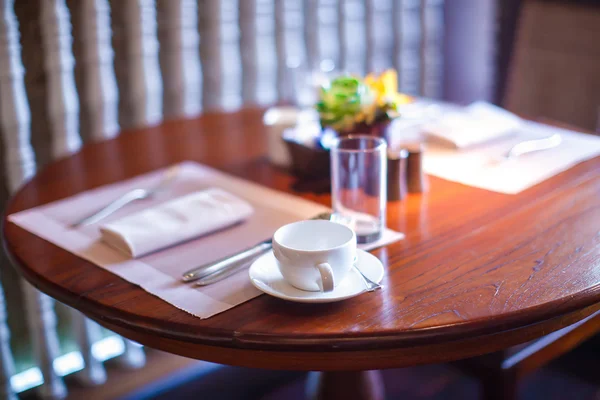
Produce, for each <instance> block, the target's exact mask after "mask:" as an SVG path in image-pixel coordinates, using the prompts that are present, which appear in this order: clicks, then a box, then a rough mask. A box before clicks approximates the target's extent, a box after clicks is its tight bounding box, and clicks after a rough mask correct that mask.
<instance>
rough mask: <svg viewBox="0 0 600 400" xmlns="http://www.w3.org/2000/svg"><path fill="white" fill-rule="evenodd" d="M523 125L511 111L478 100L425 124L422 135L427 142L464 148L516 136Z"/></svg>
mask: <svg viewBox="0 0 600 400" xmlns="http://www.w3.org/2000/svg"><path fill="white" fill-rule="evenodd" d="M521 124H522V122H521V119H520V118H519V117H517V116H516V115H514V114H512V113H511V112H509V111H506V110H504V109H502V108H500V107H496V106H494V105H492V104H490V103H486V102H482V101H479V102H475V103H472V104H471V105H469V106H467V107H465V108H463V109H461V110H458V111H448V112H446V113H444V114H443V115H442V116H441V117H440V118H439V119H437V120H436V121H434V122H431V123H429V124H426V125H425V126H424V127H423V133H424V134H425V135H426V136H427V137H428V139H432V140H434V141H437V142H442V143H444V144H447V145H450V146H451V147H454V148H457V149H464V148H467V147H472V146H476V145H479V144H483V143H486V142H489V141H492V140H495V139H499V138H502V137H504V136H508V135H511V134H514V133H515V132H516V131H517V130H518V129H519V127H520V126H521Z"/></svg>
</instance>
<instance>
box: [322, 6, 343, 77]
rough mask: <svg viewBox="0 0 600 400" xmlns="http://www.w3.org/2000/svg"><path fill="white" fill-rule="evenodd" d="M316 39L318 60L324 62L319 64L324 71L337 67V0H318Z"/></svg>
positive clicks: (338, 42)
mask: <svg viewBox="0 0 600 400" xmlns="http://www.w3.org/2000/svg"><path fill="white" fill-rule="evenodd" d="M317 24H318V31H317V41H318V48H319V50H318V54H319V61H325V62H326V63H325V64H323V65H320V67H321V69H322V70H324V71H325V72H330V68H336V69H338V68H339V64H340V60H339V55H340V54H339V53H340V39H339V36H338V34H339V29H338V5H337V0H319V1H318V7H317Z"/></svg>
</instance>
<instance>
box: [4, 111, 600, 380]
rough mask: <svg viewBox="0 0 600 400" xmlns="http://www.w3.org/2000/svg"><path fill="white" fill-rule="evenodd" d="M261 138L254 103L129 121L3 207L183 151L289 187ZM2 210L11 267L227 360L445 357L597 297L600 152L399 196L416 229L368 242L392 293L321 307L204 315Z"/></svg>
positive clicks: (307, 364)
mask: <svg viewBox="0 0 600 400" xmlns="http://www.w3.org/2000/svg"><path fill="white" fill-rule="evenodd" d="M265 149H266V137H265V135H264V127H263V125H262V111H261V110H256V109H255V110H252V109H247V110H243V111H240V112H237V113H233V114H220V113H212V114H206V115H204V116H202V117H200V118H197V119H192V120H184V121H170V122H165V123H164V124H162V125H160V126H157V127H153V128H146V129H138V130H134V131H128V132H124V133H122V134H121V135H120V136H119V137H118V138H116V139H114V140H110V141H106V142H102V143H98V144H93V145H88V146H85V147H84V148H83V149H82V151H81V152H79V153H77V154H75V155H74V156H72V157H69V158H65V159H62V160H59V161H56V162H54V163H52V164H51V165H48V166H47V167H45V168H44V169H43V170H41V171H40V172H39V173H38V174H37V175H36V176H35V177H34V178H33V179H32V180H31V181H29V182H28V183H27V184H26V185H25V186H24V187H23V188H22V189H21V190H19V191H18V193H17V194H16V195H15V196H14V198H13V199H12V201H11V202H10V204H9V205H8V207H7V210H6V211H5V215H8V214H11V213H14V212H17V211H21V210H24V209H27V208H31V207H35V206H38V205H40V204H44V203H47V202H50V201H53V200H57V199H60V198H64V197H67V196H71V195H73V194H76V193H78V192H81V191H84V190H87V189H91V188H94V187H97V186H100V185H105V184H109V183H113V182H117V181H120V180H123V179H127V178H130V177H133V176H135V175H138V174H142V173H145V172H148V171H152V170H154V169H157V168H161V167H164V166H167V165H170V164H173V163H175V162H178V161H182V160H193V161H197V162H200V163H204V164H207V165H210V166H213V167H216V168H218V169H220V170H223V171H226V172H229V173H231V174H234V175H237V176H240V177H243V178H246V179H249V180H253V181H256V182H259V183H261V184H264V185H266V186H270V187H273V188H276V189H279V190H282V191H287V192H292V189H291V185H292V183H293V182H294V178H293V177H292V176H290V175H288V174H287V173H285V172H283V171H280V170H277V169H274V168H272V167H271V166H270V165H269V164H268V162H267V160H266V157H265ZM299 195H302V196H303V197H305V198H308V199H311V200H314V201H317V202H321V203H323V204H329V202H330V198H329V196H328V195H317V194H311V193H302V194H299ZM3 222H4V228H3V231H4V240H5V246H6V249H7V250H8V253H9V255H10V256H11V258H12V260H13V263H14V265H15V267H16V268H18V270H19V271H20V272H21V273H22V274H23V276H25V278H26V279H27V280H29V281H30V282H31V283H32V284H34V285H35V286H36V287H38V288H39V289H40V290H42V291H43V292H46V293H47V294H49V295H50V296H52V297H55V298H57V299H58V300H60V301H62V302H64V303H66V304H68V305H70V306H73V307H75V308H77V309H79V310H81V311H82V312H83V313H85V314H86V315H88V316H89V317H91V318H93V319H94V320H96V321H98V322H100V323H101V324H102V325H104V326H106V327H108V328H110V329H112V330H114V331H116V332H118V333H120V334H122V335H124V336H126V337H129V338H131V339H133V340H137V341H139V342H141V343H143V344H146V345H149V346H151V347H156V348H159V349H162V350H166V351H170V352H172V353H177V354H181V355H184V356H188V357H195V358H199V359H204V360H208V361H215V362H220V363H225V364H232V365H245V366H254V367H264V368H287V369H305V370H345V369H376V368H387V367H399V366H406V365H414V364H420V363H430V362H441V361H447V360H452V359H459V358H464V357H468V356H473V355H478V354H483V353H486V352H491V351H496V350H499V349H502V348H506V347H508V346H511V345H514V344H517V343H521V342H525V341H528V340H532V339H534V338H537V337H540V336H542V335H544V334H547V333H549V332H551V331H553V330H556V329H559V328H562V327H564V326H567V325H569V324H571V323H573V322H575V321H577V320H580V319H582V318H584V317H585V316H587V315H589V314H591V313H592V312H594V311H596V310H598V309H599V308H600V306H598V305H596V303H598V302H599V301H600V286H599V284H600V158H596V159H593V160H590V161H587V162H584V163H582V164H579V165H578V166H576V167H574V168H572V169H570V170H568V171H566V172H564V173H562V174H560V175H558V176H555V177H554V178H552V179H550V180H547V181H545V182H543V183H541V184H539V185H537V186H535V187H533V188H531V189H529V190H527V191H525V192H522V193H521V194H518V195H504V194H499V193H493V192H488V191H484V190H480V189H476V188H472V187H467V186H463V185H459V184H455V183H451V182H448V181H444V180H441V179H436V178H430V191H429V192H428V193H426V194H423V195H419V194H411V195H409V196H408V198H406V199H405V200H403V201H401V202H395V203H390V204H389V206H388V225H389V227H391V228H393V229H396V230H399V231H402V232H405V233H406V239H404V240H402V241H400V242H397V243H394V244H392V245H390V246H387V247H384V248H381V249H378V250H376V251H374V252H373V253H374V254H375V255H376V256H377V257H379V258H380V259H381V260H382V262H383V264H384V265H385V267H386V275H385V277H384V280H383V284H384V286H385V289H384V290H381V291H377V292H374V293H369V294H363V295H361V296H358V297H356V298H353V299H350V300H347V301H343V302H340V303H332V304H325V305H322V304H320V305H319V304H318V305H314V304H313V305H311V304H294V303H288V302H285V301H282V300H279V299H276V298H272V297H269V296H266V295H263V296H259V297H257V298H255V299H253V300H251V301H249V302H247V303H244V304H242V305H239V306H237V307H234V308H233V309H231V310H228V311H226V312H224V313H221V314H219V315H216V316H214V317H212V318H209V319H205V320H201V319H199V318H196V317H193V316H192V315H190V314H187V313H185V312H183V311H180V310H178V309H176V308H175V307H173V306H172V305H170V304H168V303H166V302H164V301H162V300H160V299H158V298H157V297H154V296H152V295H150V294H148V293H146V292H145V291H144V290H142V289H141V288H139V287H137V286H135V285H133V284H131V283H128V282H126V281H125V280H123V279H121V278H119V277H117V276H115V275H112V274H111V273H110V272H107V271H105V270H103V269H101V268H98V267H97V266H94V265H93V264H91V263H89V262H87V261H84V260H82V259H80V258H78V257H76V256H74V255H72V254H70V253H68V252H67V251H65V250H62V249H60V248H58V247H56V246H54V245H52V244H50V243H48V242H46V241H45V240H43V239H40V238H38V237H36V236H35V235H33V234H31V233H29V232H27V231H25V230H23V229H21V228H19V227H18V226H16V225H14V224H12V223H8V222H6V219H5V217H4V219H3Z"/></svg>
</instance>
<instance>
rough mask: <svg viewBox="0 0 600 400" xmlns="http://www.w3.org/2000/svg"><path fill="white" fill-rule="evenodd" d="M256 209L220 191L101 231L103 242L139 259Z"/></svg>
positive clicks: (184, 199) (167, 205)
mask: <svg viewBox="0 0 600 400" xmlns="http://www.w3.org/2000/svg"><path fill="white" fill-rule="evenodd" d="M252 212H253V209H252V206H251V205H250V204H249V203H247V202H246V201H244V200H242V199H240V198H238V197H235V196H234V195H232V194H230V193H228V192H226V191H224V190H221V189H216V188H211V189H207V190H204V191H201V192H195V193H191V194H188V195H185V196H182V197H179V198H177V199H174V200H170V201H168V202H166V203H163V204H161V205H158V206H156V207H152V208H149V209H146V210H143V211H140V212H137V213H134V214H131V215H128V216H126V217H123V218H121V219H118V220H116V221H112V222H110V223H106V224H104V225H102V226H101V227H100V232H101V235H102V240H104V242H106V243H107V244H109V245H110V246H112V247H114V248H116V249H118V250H120V251H122V252H124V253H126V254H128V255H129V256H131V257H134V258H135V257H139V256H142V255H144V254H147V253H151V252H154V251H157V250H160V249H163V248H165V247H169V246H172V245H174V244H176V243H179V242H183V241H185V240H189V239H192V238H195V237H197V236H201V235H204V234H207V233H210V232H213V231H216V230H219V229H222V228H225V227H227V226H230V225H233V224H235V223H238V222H241V221H243V220H245V219H246V218H248V217H249V216H250V215H251V214H252Z"/></svg>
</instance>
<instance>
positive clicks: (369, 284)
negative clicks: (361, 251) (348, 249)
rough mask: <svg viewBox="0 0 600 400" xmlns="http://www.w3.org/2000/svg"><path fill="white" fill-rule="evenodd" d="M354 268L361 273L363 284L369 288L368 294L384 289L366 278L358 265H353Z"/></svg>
mask: <svg viewBox="0 0 600 400" xmlns="http://www.w3.org/2000/svg"><path fill="white" fill-rule="evenodd" d="M352 267H353V268H354V269H355V270H356V271H357V272H358V273H359V275H360V276H361V278H362V279H363V282H364V283H365V286H366V287H367V292H373V291H375V290H377V289H381V288H382V287H383V286H381V285H380V284H379V283H376V282H373V281H372V280H370V279H369V278H367V277H366V276H365V274H363V273H362V271H361V270H360V269H358V267H357V266H356V264H352Z"/></svg>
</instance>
